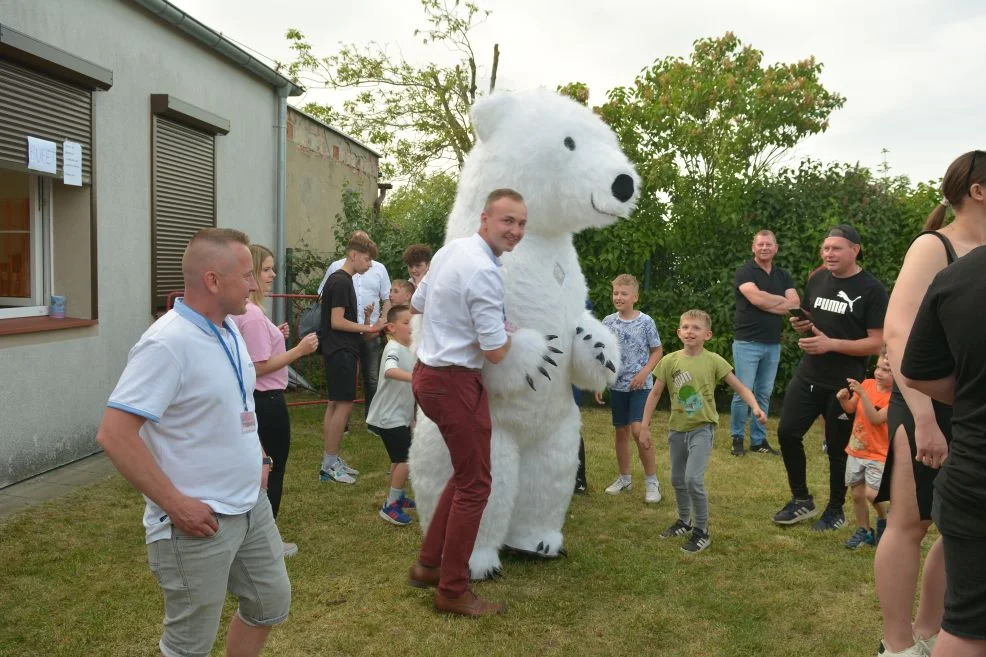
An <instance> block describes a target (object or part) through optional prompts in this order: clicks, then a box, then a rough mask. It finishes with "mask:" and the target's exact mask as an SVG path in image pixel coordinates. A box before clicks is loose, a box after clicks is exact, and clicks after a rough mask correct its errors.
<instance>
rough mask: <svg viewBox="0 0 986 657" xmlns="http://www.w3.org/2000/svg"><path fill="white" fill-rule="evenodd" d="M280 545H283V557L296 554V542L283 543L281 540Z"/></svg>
mask: <svg viewBox="0 0 986 657" xmlns="http://www.w3.org/2000/svg"><path fill="white" fill-rule="evenodd" d="M281 545H282V546H283V547H284V558H285V559H287V558H288V557H293V556H294V555H296V554H298V544H297V543H284V542H283V541H282V542H281Z"/></svg>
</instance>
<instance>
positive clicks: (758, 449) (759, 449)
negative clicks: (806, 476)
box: [750, 440, 781, 456]
mask: <svg viewBox="0 0 986 657" xmlns="http://www.w3.org/2000/svg"><path fill="white" fill-rule="evenodd" d="M750 452H752V453H753V454H773V455H774V456H780V454H781V453H780V452H778V451H777V450H776V449H774V448H773V447H771V446H770V443H768V442H767V441H766V440H765V441H763V442H762V443H760V444H759V445H750Z"/></svg>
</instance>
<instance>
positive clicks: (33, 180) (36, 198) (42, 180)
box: [0, 175, 54, 319]
mask: <svg viewBox="0 0 986 657" xmlns="http://www.w3.org/2000/svg"><path fill="white" fill-rule="evenodd" d="M28 178H29V184H28V189H29V190H30V203H31V224H30V225H31V251H32V253H31V296H30V298H28V299H25V298H23V297H0V306H12V307H10V308H0V319H14V318H17V317H40V316H45V315H47V314H48V310H49V308H48V298H49V295H51V294H52V281H53V280H54V262H53V261H54V258H53V257H52V249H51V243H52V240H51V216H52V207H51V196H52V193H51V192H52V188H51V179H50V178H47V177H44V176H36V175H29V176H28Z"/></svg>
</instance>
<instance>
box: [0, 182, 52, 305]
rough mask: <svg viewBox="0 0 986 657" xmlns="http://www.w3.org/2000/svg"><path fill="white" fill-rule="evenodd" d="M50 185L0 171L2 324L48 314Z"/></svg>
mask: <svg viewBox="0 0 986 657" xmlns="http://www.w3.org/2000/svg"><path fill="white" fill-rule="evenodd" d="M52 278H53V277H52V248H51V180H50V179H48V178H43V177H40V176H35V175H30V174H25V173H18V172H13V171H4V170H0V319H10V318H14V317H32V316H37V315H47V314H48V305H47V300H48V295H49V294H51V292H52Z"/></svg>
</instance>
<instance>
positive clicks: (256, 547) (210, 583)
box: [147, 491, 291, 657]
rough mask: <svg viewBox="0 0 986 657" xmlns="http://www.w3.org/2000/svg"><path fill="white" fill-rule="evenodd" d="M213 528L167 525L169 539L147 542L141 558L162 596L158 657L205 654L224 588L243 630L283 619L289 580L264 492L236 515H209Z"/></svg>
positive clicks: (204, 656) (213, 638)
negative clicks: (204, 532)
mask: <svg viewBox="0 0 986 657" xmlns="http://www.w3.org/2000/svg"><path fill="white" fill-rule="evenodd" d="M216 519H217V520H218V522H219V529H218V530H217V531H216V533H215V534H213V535H212V536H208V537H205V538H199V537H194V536H189V535H187V534H184V533H183V532H181V531H180V530H178V529H177V528H176V527H174V526H172V528H171V538H169V539H162V540H160V541H155V542H153V543H149V544H148V545H147V561H148V563H149V564H150V567H151V572H152V573H154V577H155V578H156V579H157V581H158V584H160V586H161V592H162V593H163V594H164V633H163V634H162V636H161V641H160V643H159V644H158V646H159V647H160V649H161V654H163V655H164V656H165V657H177V656H179V655H180V656H181V657H190V656H193V655H194V656H199V655H201V656H202V657H207V656H208V655H209V653H210V652H211V651H212V644H213V643H215V641H216V634H217V633H218V631H219V621H220V618H221V616H222V612H223V604H224V603H225V601H226V591H227V589H228V590H229V592H230V593H232V594H233V595H235V596H236V597H237V598H238V600H239V609H238V610H237V614H238V615H239V617H240V619H241V620H242V621H243V622H244V623H246V624H247V625H250V626H270V625H276V624H278V623H280V622H281V621H283V620H284V619H286V618H287V617H288V609H289V608H290V606H291V583H290V582H289V581H288V572H287V570H286V569H285V568H284V546H283V544H282V543H281V535H280V534H279V533H278V531H277V526H276V525H275V524H274V515H273V513H272V512H271V508H270V502H269V501H268V499H267V494H266V493H265V492H264V491H261V492H260V496H259V497H258V498H257V504H256V505H255V506H254V507H253V508H252V509H250V510H249V511H247V512H246V513H243V514H240V515H236V516H225V515H217V516H216Z"/></svg>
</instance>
